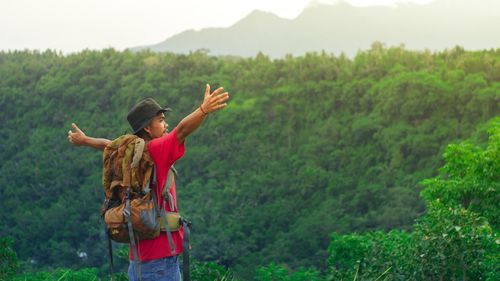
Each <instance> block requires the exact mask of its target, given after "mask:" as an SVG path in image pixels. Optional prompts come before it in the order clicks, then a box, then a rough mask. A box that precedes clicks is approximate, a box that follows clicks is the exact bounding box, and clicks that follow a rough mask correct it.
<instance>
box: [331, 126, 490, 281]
mask: <svg viewBox="0 0 500 281" xmlns="http://www.w3.org/2000/svg"><path fill="white" fill-rule="evenodd" d="M499 124H500V122H499V119H498V118H497V119H494V120H492V121H491V122H490V124H489V129H488V132H489V138H488V142H487V143H486V145H485V148H481V147H480V146H478V145H473V144H471V143H470V142H463V143H459V144H453V145H450V146H449V147H448V148H447V150H446V152H445V154H444V156H445V160H446V164H445V165H444V166H443V168H441V170H440V171H441V173H442V174H441V175H440V176H438V177H436V178H433V179H429V180H425V181H424V184H425V185H426V188H425V189H424V190H423V191H422V194H423V197H424V199H425V200H426V203H427V213H426V214H425V215H424V216H423V217H421V218H420V219H418V221H417V222H416V224H414V226H413V228H414V231H413V232H412V233H405V232H400V231H391V232H389V233H387V234H385V233H383V232H369V233H364V234H348V235H338V234H335V233H334V234H333V235H332V239H331V242H330V246H329V248H328V250H329V258H328V266H329V279H330V280H352V279H358V280H375V279H379V278H381V277H383V278H388V280H498V279H499V278H500V266H499V261H500V239H499V237H498V230H495V228H493V227H491V226H490V223H489V221H490V220H491V221H492V222H493V223H496V222H497V220H498V217H497V216H498V202H499V200H498V196H499V193H500V189H499V186H498V175H499V174H498V171H499V170H498V166H499V162H498V159H499V158H498V155H499V153H498V147H499V145H500V138H499V135H500V134H499V133H500V130H499V129H500V126H499ZM381 272H384V274H382V275H379V274H380V273H381ZM377 276H378V277H377Z"/></svg>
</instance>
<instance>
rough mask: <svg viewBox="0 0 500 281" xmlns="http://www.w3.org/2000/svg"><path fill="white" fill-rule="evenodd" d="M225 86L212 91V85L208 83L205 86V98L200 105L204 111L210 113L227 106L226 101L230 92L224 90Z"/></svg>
mask: <svg viewBox="0 0 500 281" xmlns="http://www.w3.org/2000/svg"><path fill="white" fill-rule="evenodd" d="M223 91H224V88H222V87H220V88H218V89H217V90H215V91H213V92H212V93H210V85H208V84H207V86H206V87H205V98H204V99H203V103H202V104H201V106H200V109H201V111H202V112H203V113H205V114H208V113H211V112H215V111H217V110H219V109H222V108H224V107H226V106H227V103H226V101H227V100H228V99H229V93H228V92H224V93H222V92H223Z"/></svg>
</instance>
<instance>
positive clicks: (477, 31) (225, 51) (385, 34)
mask: <svg viewBox="0 0 500 281" xmlns="http://www.w3.org/2000/svg"><path fill="white" fill-rule="evenodd" d="M499 27H500V1H494V0H478V1H467V0H454V1H452V0H435V1H434V2H432V3H430V4H427V5H417V4H400V5H398V6H397V7H385V6H371V7H354V6H351V5H349V4H347V3H345V2H340V3H339V4H336V5H326V4H318V3H314V4H311V5H309V6H308V7H307V8H306V9H304V11H303V12H302V13H301V14H300V15H299V16H298V17H297V18H295V19H284V18H280V17H278V16H277V15H275V14H272V13H269V12H262V11H258V10H256V11H253V12H252V13H250V14H249V15H248V16H246V17H245V18H243V19H241V20H240V21H238V22H236V23H235V24H234V25H232V26H230V27H227V28H206V29H202V30H200V31H194V30H188V31H184V32H182V33H179V34H177V35H174V36H172V37H170V38H168V39H166V40H165V41H163V42H161V43H158V44H155V45H150V46H141V47H135V48H131V50H133V51H139V50H143V49H150V50H152V51H156V52H174V53H188V52H190V51H195V50H198V49H208V50H209V51H210V53H211V54H213V55H237V56H245V57H248V56H255V55H256V54H257V53H258V52H262V53H264V54H266V55H269V56H271V57H282V56H284V55H286V54H292V55H303V54H304V53H306V52H312V51H322V50H324V51H326V52H331V53H336V54H340V53H342V52H343V53H346V54H348V55H354V54H355V53H356V52H357V51H358V50H361V49H367V48H369V46H370V45H371V44H372V43H373V42H375V41H380V42H382V43H385V44H387V45H400V44H404V45H405V46H407V47H408V48H410V49H419V50H421V49H431V50H441V49H445V48H451V47H454V46H456V45H460V46H462V47H464V48H466V49H473V50H475V49H490V48H498V47H500V32H499V31H498V28H499Z"/></svg>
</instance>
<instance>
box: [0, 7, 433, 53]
mask: <svg viewBox="0 0 500 281" xmlns="http://www.w3.org/2000/svg"><path fill="white" fill-rule="evenodd" d="M338 1H339V0H312V1H311V0H0V50H3V51H9V50H24V49H30V50H41V51H43V50H46V49H52V50H58V51H62V52H63V53H66V54H67V53H74V52H79V51H81V50H84V49H103V48H115V49H117V50H123V49H125V48H128V47H135V46H141V45H152V44H156V43H159V42H161V41H163V40H165V39H167V38H169V37H171V36H173V35H175V34H178V33H180V32H183V31H185V30H189V29H195V30H199V29H202V28H206V27H228V26H231V25H233V24H234V23H236V22H237V21H238V20H240V19H242V18H243V17H245V16H246V15H248V14H249V13H251V12H252V11H254V10H261V11H268V12H272V13H274V14H277V15H278V16H280V17H284V18H290V19H291V18H295V17H296V16H298V15H299V14H300V12H301V11H302V10H303V9H304V8H305V7H306V6H308V5H311V2H313V3H315V2H316V3H317V2H320V3H327V4H335V3H336V2H338ZM432 1H433V0H344V2H348V3H349V4H352V5H354V6H370V5H386V6H394V5H397V4H399V3H408V2H411V3H417V4H427V3H430V2H432Z"/></svg>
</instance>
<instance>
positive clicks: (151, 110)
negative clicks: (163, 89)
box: [127, 98, 172, 134]
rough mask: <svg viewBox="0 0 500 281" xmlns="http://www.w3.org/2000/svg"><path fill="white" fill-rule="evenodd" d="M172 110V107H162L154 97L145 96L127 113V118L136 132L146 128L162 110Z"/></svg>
mask: <svg viewBox="0 0 500 281" xmlns="http://www.w3.org/2000/svg"><path fill="white" fill-rule="evenodd" d="M167 111H172V109H170V108H162V107H161V106H160V105H159V104H158V103H157V102H156V101H155V100H154V99H152V98H145V99H143V100H141V101H140V102H138V103H137V104H136V105H134V106H133V107H132V108H131V109H130V111H129V112H128V114H127V120H128V123H129V124H130V126H131V127H132V130H134V134H137V133H138V132H139V131H140V130H142V129H144V127H146V126H147V125H148V124H149V122H151V120H153V118H154V117H155V116H156V115H158V113H160V112H162V113H163V112H167Z"/></svg>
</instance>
